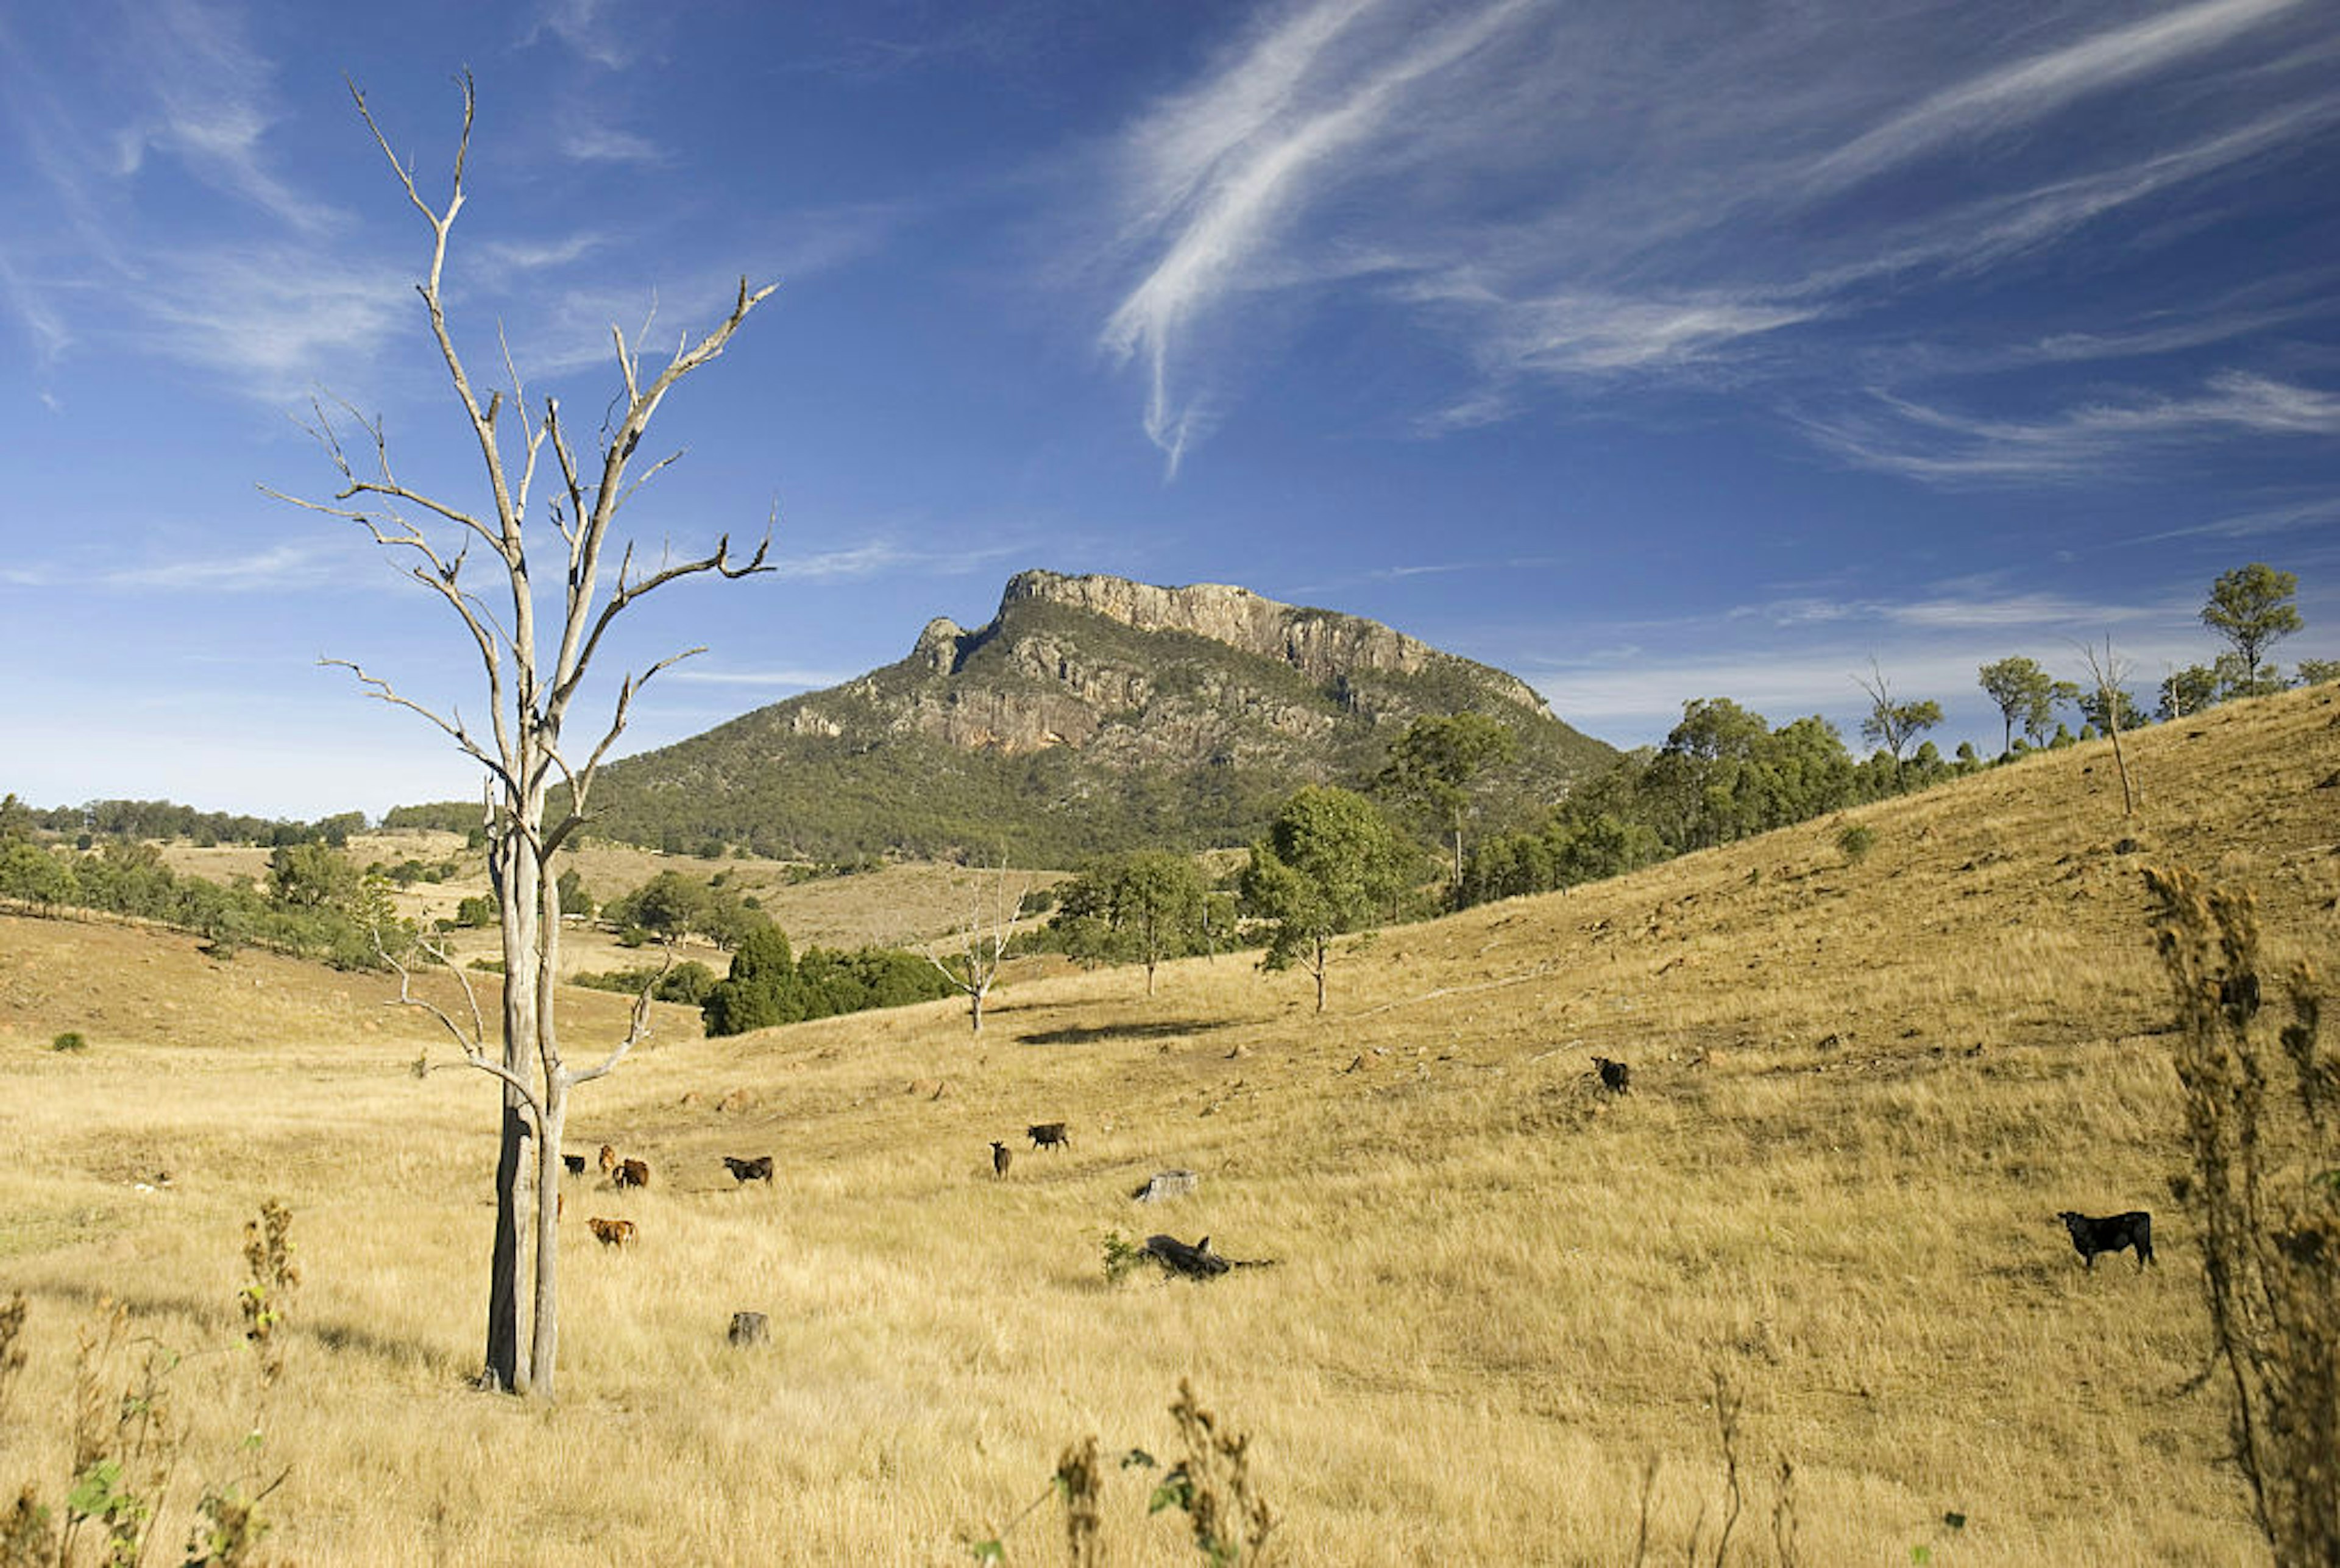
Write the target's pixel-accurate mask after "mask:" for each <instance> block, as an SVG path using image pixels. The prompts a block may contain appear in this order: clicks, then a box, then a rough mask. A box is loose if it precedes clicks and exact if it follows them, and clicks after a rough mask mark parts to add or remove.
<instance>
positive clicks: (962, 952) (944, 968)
mask: <svg viewBox="0 0 2340 1568" xmlns="http://www.w3.org/2000/svg"><path fill="white" fill-rule="evenodd" d="M1031 891H1032V889H1031V888H1029V887H1023V888H1016V897H1015V898H1012V899H1011V898H1008V897H1007V863H1006V861H1005V860H1003V861H1001V862H1000V863H999V868H998V869H997V870H996V871H995V872H994V873H993V874H992V878H991V911H990V914H989V917H988V918H987V917H986V915H985V913H984V908H983V886H982V884H981V883H980V882H978V883H977V885H976V888H975V889H974V892H973V894H972V898H973V899H974V902H973V903H971V904H970V905H969V906H968V908H967V914H966V915H965V916H964V917H962V918H960V920H959V922H958V925H957V929H956V930H955V931H954V932H953V934H952V936H951V938H949V939H950V940H952V941H954V942H956V944H957V952H955V953H953V954H952V955H951V956H950V957H949V958H944V957H942V956H941V955H939V954H937V953H936V952H935V951H934V949H933V948H923V949H921V950H922V951H924V952H925V953H926V955H927V963H929V964H932V965H933V966H934V967H935V968H936V969H937V971H939V972H940V973H941V975H942V977H943V978H945V979H946V980H948V981H949V982H950V983H951V984H952V985H953V986H955V987H957V988H958V990H959V991H960V993H961V994H962V995H964V996H965V997H967V1021H968V1023H969V1025H970V1027H972V1028H973V1029H974V1032H975V1033H977V1034H978V1035H979V1034H981V1033H983V1007H984V1003H985V1002H987V1001H988V1000H989V999H990V997H991V987H993V986H994V985H995V984H996V983H997V982H998V979H999V966H1000V964H1001V962H1002V961H1003V960H1004V959H1005V958H1006V956H1007V938H1009V937H1010V936H1012V935H1014V934H1015V930H1016V921H1018V920H1020V919H1022V918H1024V900H1025V899H1026V898H1028V897H1029V896H1030V895H1031ZM904 945H905V946H907V945H908V944H907V943H905V944H904Z"/></svg>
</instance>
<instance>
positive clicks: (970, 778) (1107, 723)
mask: <svg viewBox="0 0 2340 1568" xmlns="http://www.w3.org/2000/svg"><path fill="white" fill-rule="evenodd" d="M1464 710H1472V711H1477V712H1481V713H1485V714H1488V715H1490V716H1491V717H1493V718H1496V719H1501V720H1502V721H1503V722H1504V723H1506V724H1508V725H1510V726H1511V727H1512V729H1513V730H1514V732H1515V733H1516V734H1517V736H1518V738H1519V742H1520V745H1519V760H1518V762H1517V763H1516V764H1515V765H1514V766H1513V767H1512V769H1509V770H1508V772H1507V774H1506V776H1505V777H1504V778H1502V779H1499V780H1497V781H1495V785H1494V788H1495V789H1497V790H1499V791H1501V792H1503V793H1506V794H1509V795H1511V796H1512V798H1513V799H1556V798H1557V797H1558V796H1559V795H1560V794H1561V793H1562V790H1564V789H1565V788H1566V787H1567V785H1568V783H1569V782H1570V780H1571V779H1573V778H1575V777H1577V776H1579V775H1581V773H1582V772H1583V771H1584V770H1585V769H1589V768H1597V767H1598V766H1600V765H1601V763H1603V762H1604V761H1606V760H1607V759H1609V758H1610V757H1611V756H1612V755H1613V752H1612V751H1611V749H1610V748H1609V747H1607V746H1605V745H1603V744H1602V743H1601V742H1600V741H1598V740H1594V739H1590V738H1588V737H1586V736H1584V735H1581V734H1580V733H1578V732H1577V731H1576V730H1574V729H1570V728H1569V727H1568V726H1567V725H1566V724H1564V723H1562V721H1561V720H1560V719H1557V718H1555V717H1554V716H1553V715H1552V710H1550V708H1549V707H1547V706H1546V705H1545V703H1544V701H1543V700H1542V698H1541V697H1539V696H1538V695H1537V694H1536V693H1535V691H1534V690H1532V689H1531V688H1530V687H1529V686H1528V685H1527V683H1526V682H1525V681H1522V680H1520V679H1519V678H1517V677H1516V676H1513V675H1510V674H1507V673H1505V672H1504V671H1502V670H1496V669H1492V668H1491V667H1489V666H1487V665H1483V664H1479V663H1474V662H1473V661H1472V660H1467V659H1463V658H1460V657H1457V656H1456V655H1453V654H1451V653H1446V652H1443V651H1442V650H1438V649H1435V648H1433V647H1431V646H1430V645H1429V644H1427V643H1425V642H1423V641H1420V640H1417V639H1414V638H1412V637H1408V636H1406V635H1405V634H1403V632H1400V631H1396V630H1393V629H1391V628H1389V627H1387V626H1383V625H1382V624H1380V623H1379V622H1377V621H1373V620H1364V619H1363V618H1362V617H1359V616H1353V615H1344V614H1342V613H1340V612H1338V611H1334V610H1317V609H1310V608H1305V607H1302V606H1296V605H1290V604H1283V603H1279V602H1277V601H1276V600H1272V599H1266V598H1264V597H1262V596H1261V595H1259V594H1256V593H1254V592H1252V591H1251V590H1248V589H1244V588H1237V587H1232V586H1229V585H1225V584H1221V583H1196V584H1192V585H1189V586H1186V587H1180V588H1159V587H1155V586H1152V585H1149V584H1146V583H1140V582H1132V581H1126V580H1125V579H1122V578H1117V577H1103V576H1066V575H1064V574H1061V573H1057V572H1053V571H1025V572H1021V573H1018V574H1017V575H1016V576H1015V577H1013V578H1011V579H1010V580H1009V581H1008V582H1007V585H1006V590H1005V591H1004V592H1003V593H1002V595H1001V597H1000V603H999V611H998V613H997V614H996V616H994V617H993V618H992V620H990V621H989V622H988V623H987V624H986V625H983V626H981V627H978V628H976V629H975V630H967V629H964V628H962V627H960V626H959V625H957V623H956V622H954V621H952V620H948V619H937V620H931V621H929V622H927V626H926V628H925V630H922V631H921V632H919V633H918V636H917V640H916V642H915V643H914V645H913V646H912V648H911V650H910V651H909V653H908V655H907V657H906V658H904V659H902V660H899V661H898V662H897V663H894V664H890V665H887V667H885V668H884V669H882V670H872V671H871V672H870V673H868V675H865V676H863V677H861V678H860V679H858V680H851V681H848V682H846V683H845V684H844V685H841V686H837V687H833V688H830V689H829V690H825V691H814V692H808V693H806V694H804V695H802V696H800V697H795V698H791V699H789V700H787V701H785V702H780V703H776V704H774V705H772V706H771V707H768V708H764V709H759V710H757V711H755V712H753V713H749V714H747V715H745V716H743V717H741V718H739V719H734V720H732V721H731V722H729V723H728V724H725V725H723V726H721V727H719V728H718V729H712V730H709V732H707V733H706V734H704V735H700V736H698V737H695V738H693V739H689V740H685V741H682V742H680V743H679V744H676V745H673V746H669V747H666V748H664V749H660V750H657V751H651V752H646V753H644V754H642V755H640V756H638V757H633V758H630V759H626V760H625V761H623V762H620V763H616V764H612V765H611V766H610V769H608V771H607V772H606V773H605V774H604V775H603V778H602V780H601V783H600V789H598V790H597V792H596V795H595V799H594V803H593V804H594V811H593V815H594V818H595V819H596V827H597V828H598V829H599V830H600V832H601V833H603V834H604V835H607V836H610V837H614V838H621V839H632V840H635V841H638V842H646V843H650V844H662V845H665V846H666V847H669V848H694V849H695V848H699V847H702V846H704V845H706V844H708V843H709V842H711V841H721V842H724V843H728V844H739V845H748V846H752V847H753V848H754V849H756V850H758V851H759V852H760V853H766V854H775V855H798V856H805V857H808V858H817V859H839V858H859V857H864V856H869V855H880V854H905V855H914V856H947V855H968V856H974V857H977V858H992V857H996V856H997V855H1000V854H1003V853H1004V854H1006V855H1007V856H1008V857H1009V858H1013V859H1016V861H1018V863H1021V864H1027V865H1048V864H1056V865H1065V864H1071V863H1074V862H1076V861H1078V860H1079V859H1081V858H1084V857H1086V856H1088V855H1093V854H1096V853H1101V852H1106V851H1110V850H1115V849H1132V848H1137V847H1140V846H1145V845H1159V846H1165V847H1177V848H1197V849H1199V848H1206V847H1210V846H1214V845H1219V844H1239V843H1243V842H1245V841H1247V840H1248V839H1250V838H1251V837H1252V836H1253V835H1254V834H1255V833H1257V832H1258V830H1259V829H1260V827H1261V826H1262V824H1263V823H1264V821H1265V820H1266V819H1267V817H1268V816H1269V815H1270V814H1271V813H1272V812H1273V811H1274V809H1275V807H1276V805H1277V804H1278V803H1280V802H1281V800H1282V799H1284V797H1285V796H1287V795H1288V794H1290V792H1291V791H1292V790H1294V789H1297V788H1299V787H1300V786H1301V785H1303V784H1309V783H1337V784H1344V785H1347V786H1350V787H1352V788H1363V786H1364V785H1365V784H1366V783H1367V782H1368V781H1369V780H1370V779H1371V778H1372V776H1373V773H1374V772H1375V771H1377V770H1378V769H1380V767H1381V766H1382V763H1383V760H1384V759H1385V757H1386V754H1387V750H1388V748H1389V745H1390V743H1391V741H1393V739H1396V738H1397V737H1398V736H1399V735H1401V734H1403V732H1404V729H1405V728H1406V726H1407V725H1408V724H1410V723H1412V722H1413V720H1414V719H1418V718H1422V717H1424V716H1435V715H1445V714H1451V713H1457V712H1462V711H1464Z"/></svg>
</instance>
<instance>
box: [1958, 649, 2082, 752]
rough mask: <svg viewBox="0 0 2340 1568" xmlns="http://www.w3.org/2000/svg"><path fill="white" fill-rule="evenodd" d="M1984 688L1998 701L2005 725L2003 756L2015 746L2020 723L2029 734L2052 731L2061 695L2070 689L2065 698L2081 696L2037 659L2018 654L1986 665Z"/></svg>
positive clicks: (2037, 734)
mask: <svg viewBox="0 0 2340 1568" xmlns="http://www.w3.org/2000/svg"><path fill="white" fill-rule="evenodd" d="M1981 677H1982V689H1983V691H1984V692H1985V693H1986V694H1987V695H1988V697H1989V698H1990V700H1991V701H1992V702H1994V703H1996V704H1998V716H1999V719H2001V720H2002V722H2003V723H2004V724H2005V726H2006V729H2005V733H2004V736H2003V737H2002V739H2001V743H2000V746H1999V755H2001V756H2006V755H2008V754H2009V753H2011V752H2012V751H2013V750H2014V749H2015V730H2016V726H2017V725H2018V724H2020V725H2021V726H2022V728H2023V733H2024V734H2025V735H2027V736H2031V737H2035V738H2036V737H2038V736H2041V735H2045V734H2046V733H2047V732H2048V725H2050V724H2052V723H2054V722H2055V721H2056V705H2057V699H2058V698H2059V696H2062V695H2063V694H2064V693H2066V692H2069V693H2070V695H2069V696H2068V697H2064V700H2067V701H2068V700H2072V699H2074V698H2077V696H2078V695H2079V689H2078V688H2077V687H2075V686H2072V685H2071V684H2070V683H2069V682H2068V681H2058V680H2057V679H2056V678H2055V677H2054V676H2052V675H2050V674H2048V671H2047V670H2043V669H2041V668H2040V667H2039V664H2038V661H2037V660H2030V659H2025V658H2023V657H2021V656H2020V655H2018V656H2016V657H2014V658H2011V659H2002V660H1999V661H1998V663H1996V664H1986V665H1984V666H1983V667H1982V670H1981Z"/></svg>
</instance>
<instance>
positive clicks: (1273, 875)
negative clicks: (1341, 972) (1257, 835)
mask: <svg viewBox="0 0 2340 1568" xmlns="http://www.w3.org/2000/svg"><path fill="white" fill-rule="evenodd" d="M1405 861H1406V854H1405V850H1404V849H1403V847H1402V846H1401V845H1400V844H1399V842H1398V839H1397V835H1396V834H1395V833H1394V832H1393V831H1392V830H1391V829H1390V825H1389V819H1387V818H1385V817H1383V815H1382V814H1381V812H1380V811H1379V810H1378V809H1375V807H1374V806H1373V802H1372V801H1370V800H1368V799H1365V798H1364V797H1363V796H1362V795H1359V794H1355V793H1353V791H1350V790H1347V789H1333V788H1329V787H1325V786H1319V785H1311V786H1310V787H1308V788H1307V789H1302V790H1301V791H1300V792H1299V793H1297V794H1295V795H1294V796H1293V797H1292V799H1290V800H1288V801H1286V802H1285V803H1284V809H1282V810H1281V811H1279V812H1277V813H1276V817H1275V820H1274V822H1273V823H1272V824H1270V825H1269V828H1268V830H1267V837H1266V838H1264V839H1261V840H1260V841H1259V842H1258V843H1257V844H1254V846H1252V852H1251V864H1250V866H1249V867H1248V868H1245V870H1244V878H1243V897H1244V906H1245V907H1246V908H1247V909H1248V910H1249V911H1250V913H1251V914H1252V915H1253V916H1254V917H1255V918H1258V919H1260V920H1262V921H1264V922H1265V924H1266V928H1267V938H1268V941H1267V953H1266V956H1265V957H1264V958H1262V959H1261V960H1260V965H1261V968H1267V969H1282V968H1290V967H1291V966H1293V965H1294V964H1297V965H1299V966H1300V967H1301V968H1304V969H1305V970H1307V971H1308V973H1309V974H1310V975H1311V976H1312V977H1313V978H1314V979H1315V981H1316V1010H1317V1011H1318V1012H1320V1013H1321V1012H1323V1011H1324V979H1325V975H1326V972H1327V971H1328V970H1329V969H1330V968H1331V967H1332V961H1333V939H1334V938H1335V937H1338V936H1340V935H1342V934H1343V933H1344V932H1348V931H1353V930H1357V929H1359V928H1363V927H1365V926H1369V925H1371V924H1372V923H1373V919H1374V918H1375V916H1376V915H1377V914H1378V912H1379V911H1381V910H1382V909H1383V908H1386V907H1387V906H1388V904H1389V903H1390V901H1391V900H1392V899H1393V898H1396V897H1397V895H1398V894H1399V893H1401V892H1402V891H1403V889H1404V887H1405V882H1406V866H1405Z"/></svg>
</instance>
